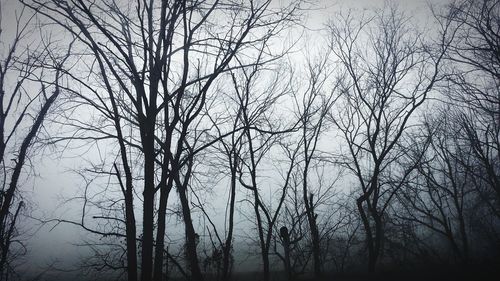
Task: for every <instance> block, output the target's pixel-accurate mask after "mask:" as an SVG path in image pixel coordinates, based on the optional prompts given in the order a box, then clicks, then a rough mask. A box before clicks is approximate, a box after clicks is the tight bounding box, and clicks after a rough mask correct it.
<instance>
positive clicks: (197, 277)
mask: <svg viewBox="0 0 500 281" xmlns="http://www.w3.org/2000/svg"><path fill="white" fill-rule="evenodd" d="M178 190H179V199H180V201H181V205H182V215H183V218H184V226H185V233H186V258H187V260H188V263H189V267H190V270H191V280H193V281H202V280H203V275H202V274H201V270H200V264H199V262H198V254H197V252H196V244H197V241H196V240H198V239H197V237H196V236H197V235H196V232H195V231H194V227H193V220H192V218H191V210H190V208H189V201H188V198H187V194H186V190H185V187H179V188H178Z"/></svg>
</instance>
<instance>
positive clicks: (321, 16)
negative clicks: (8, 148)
mask: <svg viewBox="0 0 500 281" xmlns="http://www.w3.org/2000/svg"><path fill="white" fill-rule="evenodd" d="M394 2H397V3H398V5H399V7H400V8H401V9H402V10H404V11H405V12H406V13H408V14H410V15H413V16H414V17H415V18H416V19H418V22H420V23H421V24H422V25H426V24H427V23H428V19H429V18H430V16H431V15H430V13H429V11H428V8H427V7H428V5H429V2H430V3H432V4H437V5H441V4H443V3H445V2H448V1H447V0H435V1H426V0H395V1H394ZM2 4H3V7H2V8H3V14H4V16H3V18H2V26H3V29H4V30H5V31H6V33H9V32H12V31H13V30H14V26H13V25H12V24H10V23H12V22H13V21H12V20H13V17H14V16H15V13H12V12H10V11H12V10H13V9H14V7H15V4H14V1H4V0H2ZM383 5H384V0H354V1H353V0H349V1H340V0H339V1H328V0H322V1H319V2H318V5H317V6H316V9H313V10H311V11H310V12H309V18H308V19H307V25H308V26H309V27H310V28H311V29H312V30H313V31H310V32H311V33H310V34H309V35H308V36H311V37H315V36H320V35H318V34H321V32H320V31H314V30H319V29H320V28H321V27H323V25H324V24H325V23H326V22H327V20H328V19H330V18H331V17H332V16H333V15H334V14H335V13H336V12H337V11H339V9H341V8H343V9H348V8H355V9H372V8H381V7H383ZM7 11H9V12H7ZM68 153H69V155H66V157H65V158H59V157H58V155H53V156H52V157H44V159H43V162H41V163H40V164H39V165H38V167H37V172H38V174H39V175H40V177H38V178H36V179H35V180H34V181H33V182H30V183H28V184H27V185H28V186H31V187H32V188H26V189H25V192H27V193H30V194H32V195H33V201H34V207H33V214H34V216H40V217H41V216H43V217H54V216H60V215H64V216H68V217H71V214H72V213H73V215H75V214H78V211H79V208H80V206H79V205H71V204H63V203H64V200H65V199H67V198H71V197H73V196H75V195H76V194H78V192H79V188H78V187H81V184H82V183H81V180H80V178H79V177H77V176H75V175H74V174H72V173H70V172H68V171H69V170H71V169H73V168H76V167H77V165H79V164H81V163H79V162H78V161H77V160H76V158H72V157H71V152H68ZM48 156H50V155H48ZM35 195H36V196H35ZM56 207H58V208H56ZM25 222H26V223H27V224H28V226H30V227H31V230H30V231H34V230H35V225H34V224H33V221H30V220H26V221H25ZM86 235H87V233H85V232H83V231H81V230H80V229H78V228H77V227H74V226H69V225H60V226H58V227H57V228H55V229H51V228H49V227H43V228H41V229H40V230H39V231H38V232H36V233H35V234H34V235H33V237H32V238H31V239H30V240H29V241H28V243H27V244H28V247H29V249H30V252H29V254H28V256H27V260H29V261H30V262H29V263H28V264H27V265H28V266H30V267H32V268H31V269H32V270H34V271H38V270H39V268H42V267H43V266H46V265H48V264H51V263H52V262H53V261H58V263H57V264H56V265H57V266H58V267H61V268H70V267H71V266H73V265H74V264H75V262H77V260H78V256H79V255H81V254H83V253H84V250H83V249H82V248H81V247H77V246H75V245H74V244H78V243H79V242H81V240H82V238H85V237H86Z"/></svg>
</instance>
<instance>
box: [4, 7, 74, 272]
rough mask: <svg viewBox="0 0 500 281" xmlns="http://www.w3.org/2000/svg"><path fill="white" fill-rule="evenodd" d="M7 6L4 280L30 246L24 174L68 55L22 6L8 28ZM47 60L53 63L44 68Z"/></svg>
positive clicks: (58, 85)
mask: <svg viewBox="0 0 500 281" xmlns="http://www.w3.org/2000/svg"><path fill="white" fill-rule="evenodd" d="M14 7H15V6H14ZM11 8H12V7H11ZM5 12H6V11H4V10H3V9H2V6H1V5H0V44H1V45H2V46H4V47H5V49H2V51H1V53H0V163H1V166H2V170H1V173H0V174H1V189H0V280H8V279H9V276H10V273H12V270H13V266H14V261H15V258H16V257H17V256H18V255H19V254H22V253H24V252H25V246H24V245H23V244H22V240H21V238H20V237H18V235H19V231H18V228H17V223H18V221H19V219H20V216H21V215H22V212H23V208H24V207H25V204H26V203H25V200H24V199H23V197H22V195H21V194H22V192H21V190H22V188H21V187H22V185H23V175H24V173H26V171H27V170H29V168H30V167H29V165H31V164H30V162H29V161H30V160H29V159H30V156H31V155H32V154H31V153H32V152H33V146H34V145H35V143H36V142H37V141H38V139H37V135H38V134H39V131H40V130H41V128H42V127H43V123H44V121H45V119H46V116H47V115H48V114H49V111H50V109H51V107H52V106H53V104H54V103H55V101H56V99H57V98H58V96H59V95H60V92H61V87H60V84H61V83H62V82H61V80H62V75H63V74H62V70H61V69H62V67H63V63H64V61H65V60H66V59H67V57H68V56H67V55H65V56H57V55H56V54H55V53H52V52H50V51H49V48H50V47H49V46H50V44H49V43H48V42H46V41H44V40H41V39H40V38H39V37H37V36H35V35H36V32H33V31H34V29H33V28H32V24H33V23H34V22H35V20H34V13H31V12H30V11H29V10H28V9H22V8H21V9H19V10H16V13H15V18H14V21H13V22H12V23H10V24H12V25H11V27H12V29H11V28H9V29H7V30H3V29H2V25H3V24H5V21H4V20H3V16H4V15H5V14H4V13H5ZM40 40H41V41H40ZM42 66H45V67H47V68H49V67H50V69H47V71H43V70H41V67H42ZM49 71H53V75H52V74H49V73H47V72H49ZM16 244H17V245H16Z"/></svg>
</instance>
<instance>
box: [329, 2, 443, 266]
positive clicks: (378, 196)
mask: <svg viewBox="0 0 500 281" xmlns="http://www.w3.org/2000/svg"><path fill="white" fill-rule="evenodd" d="M340 19H341V20H340V22H338V23H331V24H330V28H329V30H330V35H331V45H330V47H331V50H332V52H333V53H334V54H335V56H336V58H337V59H338V60H339V66H340V67H341V69H342V73H343V74H342V77H340V79H341V80H342V82H341V83H342V86H341V88H340V91H341V94H342V97H341V101H342V102H339V103H338V105H339V106H338V107H336V108H335V109H336V110H335V111H336V112H335V111H334V112H335V113H334V114H332V116H331V118H332V120H333V122H334V123H335V124H336V126H337V128H338V129H339V130H340V132H341V134H342V135H343V137H344V138H345V142H346V144H347V152H346V154H347V155H348V157H346V158H345V159H344V164H345V166H346V167H347V168H348V169H349V170H350V171H351V172H352V173H353V175H354V176H355V177H356V178H357V181H358V185H359V193H358V194H359V197H358V198H357V199H356V202H357V208H358V211H359V213H360V215H361V220H362V222H363V226H364V231H365V234H366V243H367V247H368V269H369V271H371V272H373V271H374V270H375V268H376V265H377V262H378V261H379V259H380V256H381V253H382V251H383V240H384V228H383V227H384V218H385V214H386V210H387V208H388V207H389V206H390V203H391V201H392V198H393V197H394V195H395V194H396V192H397V191H398V189H400V188H401V184H396V185H389V184H388V183H387V181H385V180H384V179H385V178H387V175H388V173H390V171H391V170H392V169H393V167H394V165H393V164H394V162H395V161H396V160H397V159H398V158H399V157H400V153H399V152H398V150H397V149H396V148H397V146H398V143H399V142H400V140H401V138H402V137H403V136H404V134H405V132H406V131H407V130H408V127H409V126H410V124H411V123H412V120H411V117H412V116H413V115H414V113H415V112H416V110H417V109H418V108H419V107H420V106H421V105H422V104H423V103H424V102H425V100H426V99H427V97H428V95H429V93H430V92H431V90H432V89H433V87H434V84H435V83H436V81H437V80H439V79H440V77H439V76H438V70H439V65H440V63H441V61H442V59H443V55H444V52H445V50H446V47H447V44H448V41H449V39H448V36H446V33H447V28H448V27H447V25H442V26H441V27H442V30H441V32H442V34H441V35H442V39H440V42H439V43H441V44H439V45H438V46H437V47H436V48H433V47H431V45H430V43H431V42H430V41H429V40H427V41H426V40H425V39H424V38H423V37H422V35H421V34H420V33H419V32H418V31H417V30H414V28H413V27H412V23H411V19H410V18H408V17H407V16H405V15H404V14H402V13H400V12H398V10H397V8H395V7H393V6H389V7H387V9H384V10H383V11H378V12H377V14H374V15H373V16H370V17H369V18H366V16H362V17H361V19H359V20H357V19H355V17H354V15H353V14H349V15H347V16H340ZM401 174H402V175H403V176H402V177H401V181H400V183H402V182H404V178H405V177H406V176H407V175H408V174H409V170H403V171H401Z"/></svg>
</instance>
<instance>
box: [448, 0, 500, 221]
mask: <svg viewBox="0 0 500 281" xmlns="http://www.w3.org/2000/svg"><path fill="white" fill-rule="evenodd" d="M447 8H448V9H447V10H446V12H444V13H443V14H442V15H441V21H443V22H445V21H450V22H451V24H452V26H453V28H454V30H455V33H456V36H455V38H454V40H453V42H452V43H451V45H450V46H449V52H448V53H447V56H446V59H447V60H448V62H449V70H448V73H449V75H448V76H447V80H446V81H447V82H448V83H447V84H446V85H445V87H443V92H444V93H445V94H446V95H447V97H448V98H449V99H450V100H451V103H453V104H455V105H456V106H457V108H461V110H460V112H461V114H458V115H457V116H456V120H455V122H457V123H459V124H460V126H461V130H460V131H459V135H458V136H459V137H460V138H461V139H463V140H466V142H467V145H468V146H469V147H470V148H471V152H472V154H473V155H474V156H475V158H476V160H477V161H474V163H475V164H474V165H472V166H470V167H469V168H470V172H472V174H473V175H474V178H475V179H476V181H478V183H479V182H480V183H479V184H477V185H476V186H477V188H478V190H479V191H480V192H481V193H482V195H483V198H484V199H485V203H487V204H490V205H491V206H492V211H493V212H494V213H496V214H497V215H500V141H499V136H500V21H499V18H500V1H497V0H480V1H472V0H464V1H458V2H453V3H452V4H450V5H449V6H448V7H447Z"/></svg>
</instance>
